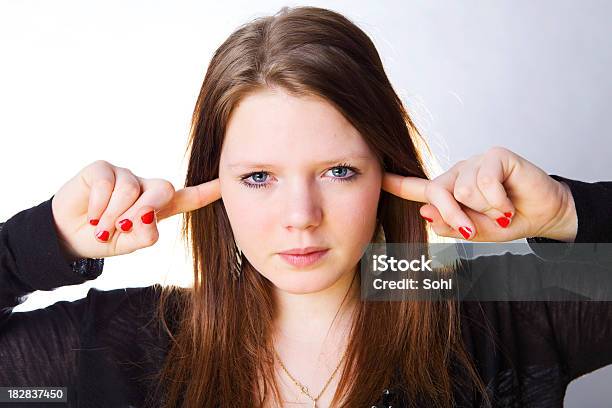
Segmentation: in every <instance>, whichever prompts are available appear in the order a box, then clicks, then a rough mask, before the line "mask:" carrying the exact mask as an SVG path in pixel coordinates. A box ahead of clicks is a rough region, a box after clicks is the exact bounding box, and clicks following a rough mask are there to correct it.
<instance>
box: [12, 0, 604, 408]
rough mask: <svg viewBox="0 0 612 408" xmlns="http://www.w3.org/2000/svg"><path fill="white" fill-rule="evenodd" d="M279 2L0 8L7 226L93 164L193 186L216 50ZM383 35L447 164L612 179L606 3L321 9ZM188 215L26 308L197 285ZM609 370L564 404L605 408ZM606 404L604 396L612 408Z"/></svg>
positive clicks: (381, 45) (401, 81)
mask: <svg viewBox="0 0 612 408" xmlns="http://www.w3.org/2000/svg"><path fill="white" fill-rule="evenodd" d="M284 5H289V6H291V5H299V4H298V3H286V2H276V1H267V0H266V1H258V2H252V1H240V2H187V1H182V2H171V1H167V2H160V1H138V2H136V1H104V2H96V3H94V2H86V1H63V0H61V1H60V0H56V1H52V2H49V1H31V0H30V1H27V0H19V1H7V0H0V151H1V153H2V157H1V159H0V174H1V175H2V176H1V177H2V184H1V188H2V195H1V197H2V199H1V200H0V221H5V220H6V219H8V218H10V216H12V215H13V214H15V213H16V212H18V211H21V210H23V209H26V208H29V207H31V206H34V205H37V204H39V203H40V202H41V201H44V200H46V199H48V198H50V197H51V196H52V195H53V194H54V193H55V192H56V191H57V190H58V189H59V188H60V187H61V185H62V184H63V183H64V182H66V181H67V180H68V179H70V178H71V177H73V176H74V175H75V174H76V173H77V172H78V171H79V170H80V169H81V168H83V167H84V166H85V165H87V164H89V163H90V162H92V161H94V160H96V159H105V160H108V161H110V162H111V163H113V164H116V165H119V166H122V167H128V168H130V169H131V170H132V171H133V172H134V173H136V174H137V175H139V176H141V177H161V178H165V179H167V180H169V181H171V182H172V183H173V184H174V186H175V187H176V188H180V187H182V183H183V181H184V174H185V167H186V158H185V157H184V152H185V148H186V143H187V137H188V128H189V121H190V117H191V113H192V110H193V107H194V104H195V100H196V97H197V94H198V92H199V89H200V85H201V83H202V80H203V77H204V73H205V70H206V67H207V64H208V62H209V60H210V58H211V56H212V53H213V52H214V50H215V49H216V48H217V47H218V46H219V45H220V44H221V42H222V41H223V40H224V39H225V38H226V37H227V36H228V35H229V34H230V33H231V32H232V31H233V30H234V29H236V28H237V27H238V26H239V25H240V24H243V23H245V22H247V21H249V20H250V19H252V18H255V17H258V16H261V15H266V14H273V13H274V12H276V11H278V10H279V9H280V8H281V7H282V6H284ZM308 5H316V6H322V7H327V8H331V9H333V10H336V11H339V12H341V13H343V14H344V15H346V16H347V17H349V18H350V19H352V20H353V21H354V22H355V23H357V24H358V25H359V26H360V27H361V28H362V29H364V30H365V31H366V32H367V33H368V34H369V35H370V36H371V38H372V39H373V41H374V43H375V44H376V46H377V48H378V50H379V53H380V54H381V57H382V60H383V63H384V64H385V68H386V71H387V74H388V76H389V77H390V79H391V82H392V83H393V84H394V87H395V89H396V91H397V92H398V94H400V96H401V97H402V99H403V100H404V102H405V103H406V105H407V106H408V108H409V110H410V112H411V114H412V115H413V117H414V118H415V120H416V122H417V124H418V125H419V127H420V128H421V130H422V131H423V133H424V135H425V136H426V138H427V139H428V140H429V142H430V143H431V145H432V147H433V149H434V151H435V152H436V153H437V155H438V158H439V160H440V162H441V164H442V165H443V167H444V168H445V169H446V168H448V167H450V165H452V164H453V163H455V162H456V161H458V160H461V159H464V158H467V157H469V156H471V155H474V154H478V153H482V152H483V151H484V150H486V149H487V148H488V147H491V146H493V145H502V146H506V147H508V148H510V149H511V150H513V151H515V152H517V153H518V154H520V155H521V156H523V157H525V158H527V159H528V160H530V161H532V162H533V163H535V164H536V165H538V166H540V167H541V168H543V169H544V170H545V171H547V172H548V173H550V174H559V175H562V176H565V177H568V178H573V179H579V180H583V181H599V180H610V179H611V177H610V174H611V171H610V170H611V169H612V165H611V164H610V154H611V153H612V147H611V142H610V122H609V118H610V116H611V115H610V114H611V113H612V112H611V108H610V100H611V96H612V86H611V83H612V82H611V81H610V72H611V71H612V47H611V46H610V45H611V44H610V43H611V41H610V38H611V35H612V32H611V31H612V29H611V28H610V27H609V24H608V22H609V21H611V20H612V18H611V17H612V16H611V14H612V12H611V7H610V3H608V2H606V1H585V2H577V1H553V0H545V1H539V2H527V1H520V2H510V1H508V2H486V1H466V2H431V1H378V2H366V1H352V2H338V1H328V2H320V1H319V2H310V3H308ZM179 222H180V219H179V217H173V218H171V219H167V220H164V221H162V222H161V223H160V225H159V228H160V233H161V237H160V240H159V242H158V243H157V244H156V245H155V246H154V247H152V248H147V249H144V250H141V251H138V252H136V253H133V254H130V255H129V256H123V257H117V258H109V259H107V260H106V266H105V270H104V273H103V275H102V276H101V277H100V278H98V279H96V280H95V281H91V282H87V283H85V284H83V285H78V286H71V287H64V288H59V289H57V290H55V291H52V292H35V293H33V294H32V295H30V297H29V298H28V300H27V301H26V302H25V303H23V304H22V305H20V306H18V307H17V308H15V311H26V310H31V309H34V308H38V307H44V306H46V305H49V304H52V303H54V302H56V301H57V300H61V299H68V300H73V299H77V298H80V297H83V296H84V295H85V293H86V292H87V290H88V289H89V288H90V287H97V288H102V289H111V288H118V287H127V286H144V285H150V284H153V283H155V282H162V283H163V282H173V283H179V284H182V283H186V282H188V281H189V279H190V274H191V272H190V262H189V260H188V254H186V252H185V250H184V244H183V243H182V241H180V240H179V239H178V237H179V236H178V231H179ZM611 371H612V370H610V369H609V367H608V368H606V369H604V370H600V371H598V373H597V374H594V375H589V376H587V377H584V378H583V379H581V380H578V381H576V382H574V383H572V385H571V386H570V390H569V392H568V397H567V399H566V403H567V406H581V407H587V406H593V407H598V406H604V405H607V403H608V401H609V400H610V398H611V397H612V392H611V391H610V390H609V387H608V386H607V385H606V384H609V382H610V381H609V379H610V377H611V374H610V372H611ZM604 401H606V402H605V403H604Z"/></svg>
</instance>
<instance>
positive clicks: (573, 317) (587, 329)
mask: <svg viewBox="0 0 612 408" xmlns="http://www.w3.org/2000/svg"><path fill="white" fill-rule="evenodd" d="M551 177H553V178H555V179H556V180H557V181H561V182H564V183H566V184H567V185H568V186H569V188H570V190H571V192H572V196H573V198H574V202H575V205H576V212H577V215H578V232H577V235H576V239H575V241H574V242H575V243H580V244H583V245H584V244H586V243H593V244H594V245H596V244H597V243H612V182H609V181H608V182H597V183H586V182H582V181H577V180H570V179H567V178H564V177H560V176H557V175H552V176H551ZM536 238H537V237H534V238H533V239H528V242H529V245H530V246H531V248H532V250H533V251H534V253H536V254H537V255H538V256H540V257H543V258H546V256H547V255H548V254H547V253H546V250H545V248H546V246H545V245H540V246H538V244H540V243H544V244H546V243H547V242H556V241H553V240H547V239H542V238H540V239H536ZM574 248H575V246H574V245H573V244H568V245H567V251H566V252H565V254H564V255H563V257H562V259H569V260H571V259H573V258H574V257H579V254H578V251H575V250H574ZM603 248H604V250H603V251H600V252H602V253H601V256H599V257H597V259H593V262H595V263H597V264H598V265H600V266H604V267H607V268H610V269H612V268H611V264H612V258H610V254H609V253H608V252H610V251H609V248H610V245H606V246H604V247H603ZM593 253H597V251H594V252H593ZM577 254H578V255H577ZM583 261H584V260H583ZM585 267H589V266H588V264H586V265H585ZM544 305H545V307H546V313H547V318H548V322H549V324H550V333H553V334H554V344H555V345H556V347H557V349H558V351H559V353H560V355H561V356H562V359H563V361H564V366H565V370H566V372H567V375H568V376H569V379H570V380H571V379H574V378H576V377H579V376H580V375H583V374H586V373H588V372H591V371H594V370H596V369H598V368H601V367H603V366H606V365H609V364H612V302H606V301H573V302H544Z"/></svg>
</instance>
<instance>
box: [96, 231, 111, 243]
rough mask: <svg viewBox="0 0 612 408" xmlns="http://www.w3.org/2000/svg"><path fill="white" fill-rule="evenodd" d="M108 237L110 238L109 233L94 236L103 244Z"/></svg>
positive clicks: (99, 233)
mask: <svg viewBox="0 0 612 408" xmlns="http://www.w3.org/2000/svg"><path fill="white" fill-rule="evenodd" d="M109 236H110V233H109V232H108V231H100V232H98V234H97V235H96V237H98V239H99V240H100V241H104V242H106V241H108V237H109Z"/></svg>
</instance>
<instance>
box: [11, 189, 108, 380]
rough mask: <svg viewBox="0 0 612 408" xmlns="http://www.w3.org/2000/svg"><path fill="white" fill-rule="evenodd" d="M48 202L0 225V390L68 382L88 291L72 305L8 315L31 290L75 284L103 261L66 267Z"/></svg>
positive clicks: (99, 269)
mask: <svg viewBox="0 0 612 408" xmlns="http://www.w3.org/2000/svg"><path fill="white" fill-rule="evenodd" d="M52 198H53V197H52ZM52 198H51V199H49V200H47V201H45V202H43V203H41V204H39V205H38V206H35V207H32V208H30V209H27V210H24V211H21V212H20V213H18V214H16V215H15V216H13V217H12V218H10V219H9V220H8V221H6V222H5V223H3V224H0V386H45V385H47V386H59V385H67V384H73V383H74V376H75V375H76V369H77V367H76V365H77V350H78V348H79V330H80V329H79V327H80V324H81V321H82V318H83V316H84V313H85V311H86V309H87V307H88V300H89V298H90V293H91V290H90V293H88V296H87V297H86V298H84V299H80V300H77V301H74V302H68V301H60V302H57V303H55V304H53V305H51V306H49V307H46V308H44V309H38V310H32V311H29V312H13V308H14V307H15V306H17V305H18V304H20V303H22V302H23V301H24V300H25V299H26V297H27V295H28V294H29V293H31V292H34V291H36V290H43V291H50V290H53V289H55V288H57V287H61V286H68V285H76V284H80V283H83V282H85V281H88V280H91V279H95V278H96V277H98V276H99V275H100V274H101V273H102V268H103V259H80V260H77V261H75V262H73V263H70V262H68V261H67V258H66V257H64V255H63V253H62V252H61V249H60V245H59V242H58V237H57V233H56V230H55V226H54V221H53V214H52V210H51V200H52Z"/></svg>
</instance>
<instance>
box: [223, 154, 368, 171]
mask: <svg viewBox="0 0 612 408" xmlns="http://www.w3.org/2000/svg"><path fill="white" fill-rule="evenodd" d="M369 158H370V156H366V155H363V154H356V155H351V156H343V157H339V158H337V159H331V160H324V161H320V162H318V163H316V164H317V165H319V166H329V165H332V164H340V163H343V162H351V161H355V160H360V159H361V160H365V159H369ZM228 167H229V168H231V169H234V168H257V169H271V168H274V167H275V166H274V165H273V164H269V163H261V162H236V163H231V164H229V165H228Z"/></svg>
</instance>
